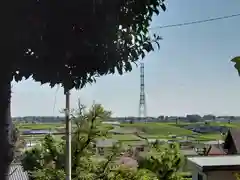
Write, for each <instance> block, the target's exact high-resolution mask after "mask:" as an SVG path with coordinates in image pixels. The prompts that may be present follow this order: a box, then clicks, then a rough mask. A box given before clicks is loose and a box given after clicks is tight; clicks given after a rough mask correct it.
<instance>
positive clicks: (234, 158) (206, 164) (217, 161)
mask: <svg viewBox="0 0 240 180" xmlns="http://www.w3.org/2000/svg"><path fill="white" fill-rule="evenodd" d="M188 160H189V161H190V162H192V163H193V164H196V165H197V166H198V167H199V168H200V169H202V171H216V170H221V171H224V170H239V168H240V156H239V155H227V156H222V155H221V156H198V157H189V158H188Z"/></svg>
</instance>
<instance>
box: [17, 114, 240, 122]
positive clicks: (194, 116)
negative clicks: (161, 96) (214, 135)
mask: <svg viewBox="0 0 240 180" xmlns="http://www.w3.org/2000/svg"><path fill="white" fill-rule="evenodd" d="M13 120H14V121H16V122H25V123H59V122H64V117H62V116H25V117H14V118H13ZM238 120H240V116H215V115H212V114H207V115H204V116H200V115H198V114H187V115H186V116H164V115H160V116H158V117H145V118H139V117H134V116H129V117H111V118H110V119H108V121H120V122H138V121H148V122H176V123H177V122H204V121H226V122H232V121H238Z"/></svg>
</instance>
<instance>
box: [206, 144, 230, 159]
mask: <svg viewBox="0 0 240 180" xmlns="http://www.w3.org/2000/svg"><path fill="white" fill-rule="evenodd" d="M204 153H205V155H207V156H220V155H226V154H227V153H226V152H225V150H224V149H223V147H222V146H221V145H210V146H209V148H208V149H207V150H206V152H204Z"/></svg>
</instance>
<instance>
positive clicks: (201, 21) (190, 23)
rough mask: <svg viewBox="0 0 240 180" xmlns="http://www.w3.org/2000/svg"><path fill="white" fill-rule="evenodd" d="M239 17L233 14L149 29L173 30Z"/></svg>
mask: <svg viewBox="0 0 240 180" xmlns="http://www.w3.org/2000/svg"><path fill="white" fill-rule="evenodd" d="M238 16H240V13H239V14H232V15H228V16H221V17H216V18H210V19H204V20H199V21H191V22H185V23H178V24H169V25H165V26H155V27H152V28H149V30H154V29H163V28H171V27H180V26H187V25H192V24H201V23H205V22H211V21H217V20H222V19H229V18H233V17H238Z"/></svg>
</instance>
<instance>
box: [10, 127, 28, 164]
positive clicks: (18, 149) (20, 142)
mask: <svg viewBox="0 0 240 180" xmlns="http://www.w3.org/2000/svg"><path fill="white" fill-rule="evenodd" d="M11 145H12V147H13V161H14V162H18V161H19V160H20V158H21V154H22V149H23V148H24V147H25V145H26V142H25V140H24V139H23V138H22V137H21V136H20V131H19V129H18V128H17V127H16V126H15V125H13V126H12V131H11Z"/></svg>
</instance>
